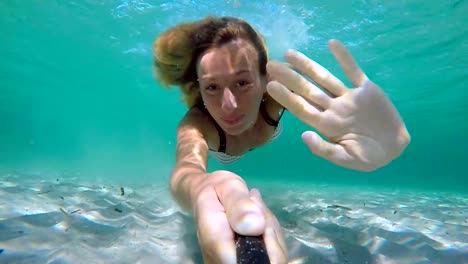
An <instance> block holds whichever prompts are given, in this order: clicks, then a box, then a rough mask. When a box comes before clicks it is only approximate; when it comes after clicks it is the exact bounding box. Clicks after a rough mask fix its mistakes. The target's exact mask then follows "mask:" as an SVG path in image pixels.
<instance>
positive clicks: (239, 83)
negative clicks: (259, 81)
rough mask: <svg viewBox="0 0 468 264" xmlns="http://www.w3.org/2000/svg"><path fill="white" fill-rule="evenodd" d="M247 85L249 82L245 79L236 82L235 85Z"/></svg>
mask: <svg viewBox="0 0 468 264" xmlns="http://www.w3.org/2000/svg"><path fill="white" fill-rule="evenodd" d="M248 85H250V82H248V81H245V80H241V81H238V82H237V84H236V86H237V87H239V88H240V87H245V86H248Z"/></svg>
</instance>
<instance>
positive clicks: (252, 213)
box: [216, 177, 265, 236]
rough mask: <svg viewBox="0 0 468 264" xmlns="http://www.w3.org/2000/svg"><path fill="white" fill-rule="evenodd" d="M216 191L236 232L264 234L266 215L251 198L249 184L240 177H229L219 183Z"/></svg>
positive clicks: (247, 234)
mask: <svg viewBox="0 0 468 264" xmlns="http://www.w3.org/2000/svg"><path fill="white" fill-rule="evenodd" d="M216 193H217V194H218V198H219V201H220V202H221V204H222V205H223V206H224V208H225V210H226V215H227V219H228V221H229V223H230V225H231V227H232V229H233V230H234V231H235V232H236V233H238V234H240V235H246V236H258V235H261V234H263V232H264V230H265V216H264V215H263V212H262V210H261V208H259V207H258V206H257V205H256V204H255V203H254V202H253V201H252V200H251V199H250V195H249V190H248V188H247V185H246V184H245V182H244V181H243V180H242V179H241V178H240V177H234V178H227V179H226V180H225V181H224V182H222V183H220V184H217V185H216Z"/></svg>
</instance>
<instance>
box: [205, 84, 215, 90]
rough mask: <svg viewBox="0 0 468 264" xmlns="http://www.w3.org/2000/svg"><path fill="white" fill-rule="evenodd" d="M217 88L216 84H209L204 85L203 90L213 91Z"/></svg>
mask: <svg viewBox="0 0 468 264" xmlns="http://www.w3.org/2000/svg"><path fill="white" fill-rule="evenodd" d="M217 88H218V86H216V84H210V85H207V86H205V90H207V91H215V90H216V89H217Z"/></svg>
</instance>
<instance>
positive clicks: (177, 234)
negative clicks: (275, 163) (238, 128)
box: [0, 174, 468, 264]
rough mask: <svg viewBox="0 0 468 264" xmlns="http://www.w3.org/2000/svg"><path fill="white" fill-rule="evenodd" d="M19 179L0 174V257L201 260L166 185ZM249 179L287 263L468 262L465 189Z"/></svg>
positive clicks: (77, 260) (23, 259) (192, 233)
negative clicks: (279, 233) (275, 223)
mask: <svg viewBox="0 0 468 264" xmlns="http://www.w3.org/2000/svg"><path fill="white" fill-rule="evenodd" d="M27 178H31V177H27ZM25 179H26V177H24V175H23V176H20V175H17V174H7V175H2V176H0V263H201V256H200V252H199V248H198V246H197V242H196V234H195V228H194V224H193V221H192V219H191V218H188V217H186V216H184V215H183V214H182V213H180V212H179V210H178V209H177V207H176V206H175V204H174V202H173V201H172V200H171V199H170V195H169V193H168V190H167V185H166V183H162V184H159V185H157V184H156V185H153V186H143V187H130V186H108V185H99V184H93V183H80V184H78V183H77V182H78V181H77V180H76V179H55V180H35V181H33V180H25ZM121 187H123V188H124V195H122V191H121V189H120V188H121ZM258 187H259V189H260V190H261V191H262V194H263V197H264V199H265V200H266V201H267V204H268V205H269V207H270V208H271V209H272V211H273V212H274V213H275V214H276V215H277V217H278V219H279V221H280V223H281V225H282V227H283V229H284V232H285V236H286V239H287V244H288V248H289V251H290V256H291V258H293V259H294V261H293V262H292V263H325V264H326V263H360V264H361V263H369V264H370V263H376V264H377V263H399V264H400V263H453V264H456V263H468V235H467V234H468V224H467V220H466V219H468V217H467V212H468V211H467V202H468V198H467V197H466V196H463V195H455V194H447V193H417V192H389V191H387V192H384V191H381V190H380V191H377V190H352V189H349V188H347V189H344V188H342V189H338V188H332V187H328V186H314V187H309V188H307V189H305V188H297V187H294V188H290V189H289V191H286V192H285V191H284V186H280V187H275V186H266V185H265V186H263V188H262V187H261V186H258ZM1 250H3V251H1Z"/></svg>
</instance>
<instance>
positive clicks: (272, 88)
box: [267, 81, 320, 127]
mask: <svg viewBox="0 0 468 264" xmlns="http://www.w3.org/2000/svg"><path fill="white" fill-rule="evenodd" d="M267 91H268V94H270V95H271V97H273V99H275V100H276V101H277V102H278V103H280V104H281V105H282V106H284V107H285V108H286V109H288V111H289V112H291V113H292V114H293V115H295V116H296V117H297V118H299V119H300V120H302V121H303V122H304V123H306V124H308V125H309V126H312V127H315V126H316V125H317V124H318V123H319V121H320V111H319V110H318V109H317V108H316V107H315V106H313V105H311V104H310V103H309V102H307V101H306V100H305V99H304V98H303V97H301V96H299V95H297V94H294V93H293V92H291V91H290V90H288V89H287V88H286V87H284V85H282V84H280V83H278V82H276V81H273V82H270V83H268V84H267Z"/></svg>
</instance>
